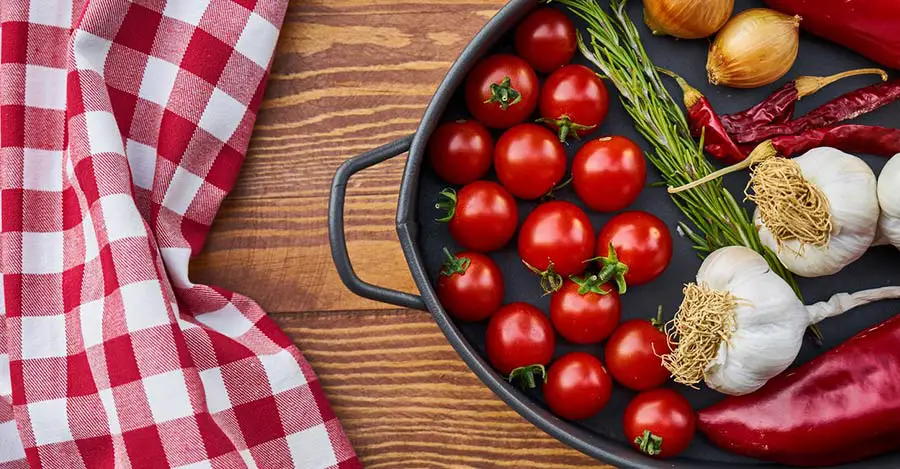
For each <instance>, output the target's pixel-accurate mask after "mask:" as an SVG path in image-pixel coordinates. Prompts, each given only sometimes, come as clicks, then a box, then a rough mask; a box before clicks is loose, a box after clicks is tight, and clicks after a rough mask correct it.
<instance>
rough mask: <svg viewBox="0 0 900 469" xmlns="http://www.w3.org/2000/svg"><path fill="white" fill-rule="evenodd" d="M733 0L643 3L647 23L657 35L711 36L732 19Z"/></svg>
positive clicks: (685, 0)
mask: <svg viewBox="0 0 900 469" xmlns="http://www.w3.org/2000/svg"><path fill="white" fill-rule="evenodd" d="M733 12H734V0H644V22H645V23H647V27H649V28H650V31H652V32H653V34H655V35H668V36H672V37H677V38H679V39H701V38H704V37H709V36H712V35H713V34H715V33H716V31H718V30H719V29H722V26H725V23H727V22H728V19H729V18H731V14H732V13H733Z"/></svg>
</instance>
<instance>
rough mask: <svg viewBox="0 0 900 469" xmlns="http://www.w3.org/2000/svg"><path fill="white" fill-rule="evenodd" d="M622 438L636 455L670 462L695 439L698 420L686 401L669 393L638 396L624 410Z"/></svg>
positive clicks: (665, 390) (675, 394) (672, 392)
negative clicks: (623, 436)
mask: <svg viewBox="0 0 900 469" xmlns="http://www.w3.org/2000/svg"><path fill="white" fill-rule="evenodd" d="M623 424H624V427H625V437H626V438H628V441H629V442H631V446H634V447H635V448H636V449H637V450H638V451H641V452H643V453H646V454H649V455H651V456H656V457H658V458H671V457H672V456H677V455H678V454H680V453H681V452H682V451H684V450H685V449H687V447H688V446H690V444H691V440H693V439H694V433H695V431H696V428H697V417H696V414H695V413H694V411H693V409H691V404H690V403H688V401H687V399H685V398H684V397H682V396H681V394H678V393H677V392H675V391H673V390H671V389H654V390H653V391H647V392H644V393H641V394H638V395H637V396H636V397H635V398H634V399H632V401H631V403H629V404H628V407H626V408H625V418H624V419H623Z"/></svg>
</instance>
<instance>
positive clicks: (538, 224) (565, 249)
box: [519, 201, 594, 292]
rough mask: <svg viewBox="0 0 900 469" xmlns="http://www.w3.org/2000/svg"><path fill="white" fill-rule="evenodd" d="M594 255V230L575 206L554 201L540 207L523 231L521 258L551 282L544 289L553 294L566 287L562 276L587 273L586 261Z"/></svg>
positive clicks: (585, 216) (581, 211) (531, 214)
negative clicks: (585, 271)
mask: <svg viewBox="0 0 900 469" xmlns="http://www.w3.org/2000/svg"><path fill="white" fill-rule="evenodd" d="M593 252H594V227H593V226H591V220H590V219H588V217H587V215H586V214H585V213H584V211H583V210H581V209H580V208H578V206H577V205H575V204H573V203H569V202H563V201H553V202H547V203H544V204H541V205H538V206H537V208H536V209H534V211H533V212H531V213H530V214H529V215H528V217H527V218H526V219H525V223H523V224H522V228H521V230H520V231H519V257H521V258H522V260H523V261H524V262H525V263H526V264H527V265H529V266H530V267H532V268H534V269H536V270H537V271H538V272H541V273H542V277H543V279H544V280H548V281H549V285H546V284H545V285H544V286H545V288H544V289H545V290H548V291H551V292H552V291H556V290H558V289H559V287H561V286H562V280H561V279H560V278H559V277H560V276H562V277H569V276H571V275H578V274H580V273H582V272H584V269H585V267H587V264H586V263H585V261H586V260H588V259H590V258H591V256H592V255H593ZM551 267H552V269H551ZM554 277H555V279H554ZM557 280H558V281H557ZM542 283H545V282H542ZM547 287H549V288H547Z"/></svg>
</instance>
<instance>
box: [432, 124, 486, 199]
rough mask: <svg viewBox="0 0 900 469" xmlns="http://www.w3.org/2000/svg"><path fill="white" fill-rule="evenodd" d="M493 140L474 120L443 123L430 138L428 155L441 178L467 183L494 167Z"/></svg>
mask: <svg viewBox="0 0 900 469" xmlns="http://www.w3.org/2000/svg"><path fill="white" fill-rule="evenodd" d="M493 155H494V139H493V138H491V134H490V133H489V132H488V130H487V129H486V128H484V126H483V125H481V124H479V123H478V122H475V121H465V120H460V121H455V122H448V123H446V124H443V125H441V126H440V127H438V128H437V130H435V131H434V134H432V135H431V140H429V141H428V158H429V160H430V161H431V166H432V167H433V168H434V171H435V172H436V173H437V174H438V176H440V177H441V179H443V180H445V181H447V182H449V183H450V184H459V185H464V184H468V183H470V182H473V181H477V180H478V179H481V177H482V176H484V175H485V173H487V172H488V170H489V169H491V161H492V160H493Z"/></svg>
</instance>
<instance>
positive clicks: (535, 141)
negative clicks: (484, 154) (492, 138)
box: [494, 124, 566, 200]
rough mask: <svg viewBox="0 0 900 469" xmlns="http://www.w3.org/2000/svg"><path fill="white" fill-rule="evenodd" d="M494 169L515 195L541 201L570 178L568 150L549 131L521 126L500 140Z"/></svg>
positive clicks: (502, 182) (505, 133)
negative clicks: (564, 180) (564, 179)
mask: <svg viewBox="0 0 900 469" xmlns="http://www.w3.org/2000/svg"><path fill="white" fill-rule="evenodd" d="M494 168H495V169H496V170H497V178H498V179H500V183H501V184H503V187H505V188H506V189H507V190H509V192H510V193H511V194H512V195H514V196H516V197H519V198H520V199H526V200H530V199H537V198H538V197H541V196H543V195H546V194H547V193H548V192H550V191H551V190H552V189H553V187H554V186H556V184H557V183H559V182H560V181H561V180H562V178H563V177H564V176H565V175H566V149H565V148H563V146H562V144H561V143H559V141H557V140H556V136H555V135H553V132H550V131H549V130H547V129H546V128H544V127H541V126H539V125H537V124H520V125H517V126H515V127H513V128H511V129H509V130H507V131H506V132H504V133H503V135H501V136H500V139H499V140H497V148H496V149H495V150H494Z"/></svg>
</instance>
